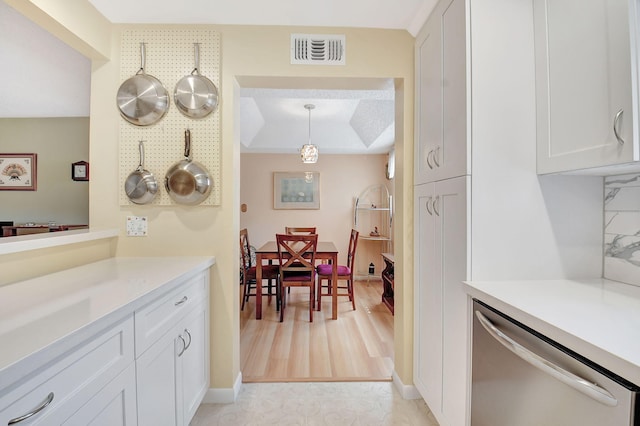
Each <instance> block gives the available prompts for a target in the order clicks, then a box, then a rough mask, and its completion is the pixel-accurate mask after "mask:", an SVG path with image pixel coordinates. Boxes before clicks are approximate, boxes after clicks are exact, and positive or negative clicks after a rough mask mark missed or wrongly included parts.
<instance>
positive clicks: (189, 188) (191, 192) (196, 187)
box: [164, 129, 212, 205]
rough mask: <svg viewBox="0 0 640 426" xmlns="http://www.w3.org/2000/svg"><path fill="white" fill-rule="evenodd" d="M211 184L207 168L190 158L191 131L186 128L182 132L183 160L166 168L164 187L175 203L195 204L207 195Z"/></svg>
mask: <svg viewBox="0 0 640 426" xmlns="http://www.w3.org/2000/svg"><path fill="white" fill-rule="evenodd" d="M211 186H212V182H211V177H210V176H209V172H207V169H205V168H204V166H202V165H201V164H200V163H197V162H195V161H193V160H192V159H191V131H190V130H189V129H187V130H185V132H184V160H182V161H179V162H177V163H176V164H174V165H173V166H171V167H170V168H169V170H167V174H166V175H165V178H164V187H165V188H166V190H167V192H168V193H169V196H170V197H171V199H172V200H173V201H175V202H176V203H179V204H189V205H195V204H200V203H201V202H203V201H204V200H205V199H206V198H207V197H208V196H209V193H210V192H211Z"/></svg>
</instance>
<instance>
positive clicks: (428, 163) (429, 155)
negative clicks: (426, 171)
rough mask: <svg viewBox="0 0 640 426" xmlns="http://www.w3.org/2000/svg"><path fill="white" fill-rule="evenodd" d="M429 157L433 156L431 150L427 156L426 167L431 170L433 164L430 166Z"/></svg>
mask: <svg viewBox="0 0 640 426" xmlns="http://www.w3.org/2000/svg"><path fill="white" fill-rule="evenodd" d="M431 155H433V150H431V151H429V153H428V154H427V166H429V168H430V169H431V170H433V164H431Z"/></svg>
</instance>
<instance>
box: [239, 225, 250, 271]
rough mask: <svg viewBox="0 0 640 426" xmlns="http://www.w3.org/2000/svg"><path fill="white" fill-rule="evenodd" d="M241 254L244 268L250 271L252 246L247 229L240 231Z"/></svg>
mask: <svg viewBox="0 0 640 426" xmlns="http://www.w3.org/2000/svg"><path fill="white" fill-rule="evenodd" d="M240 254H241V256H242V267H243V268H244V269H249V268H250V267H251V266H253V265H251V244H249V232H248V231H247V228H244V229H241V230H240Z"/></svg>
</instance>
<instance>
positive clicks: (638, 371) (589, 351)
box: [463, 278, 640, 386]
mask: <svg viewBox="0 0 640 426" xmlns="http://www.w3.org/2000/svg"><path fill="white" fill-rule="evenodd" d="M549 281H554V280H549ZM555 281H557V282H561V281H566V282H570V283H583V284H589V283H613V284H614V285H617V284H623V283H617V282H610V281H609V280H606V279H602V278H598V279H591V280H555ZM519 282H521V281H519ZM487 284H489V285H491V284H498V283H496V282H490V281H482V282H474V281H464V282H463V287H464V289H465V291H466V292H467V294H468V295H469V296H470V297H472V298H475V299H478V300H480V301H482V302H484V303H486V304H487V305H489V306H491V307H493V308H495V309H497V310H499V311H501V312H502V313H504V314H506V315H508V316H510V317H512V318H513V319H515V320H517V321H519V322H521V323H523V324H525V325H526V326H528V327H530V328H532V329H534V330H536V331H538V332H539V333H541V334H543V335H545V336H547V337H548V338H550V339H552V340H555V341H556V342H558V343H560V344H562V345H564V346H566V347H567V348H569V349H571V350H573V351H574V352H576V353H578V354H580V355H582V356H584V357H586V358H588V359H590V360H591V361H593V362H595V363H596V364H599V365H600V366H602V367H604V368H606V369H608V370H609V371H611V372H613V373H615V374H617V375H619V376H621V377H623V378H625V379H627V380H629V381H631V382H632V383H635V384H636V385H639V386H640V364H639V363H636V362H632V361H629V360H627V359H624V358H622V357H620V356H618V354H616V353H612V352H610V351H609V350H608V348H606V347H601V346H598V345H597V344H594V343H593V342H591V341H590V340H589V339H588V338H586V337H585V336H583V337H582V338H581V337H578V336H576V335H575V334H573V333H571V332H569V331H567V330H566V329H565V328H564V327H563V325H562V324H557V323H555V322H552V321H546V320H545V319H544V318H540V317H539V316H537V315H535V314H533V313H531V312H529V310H528V309H527V308H526V303H525V304H523V305H522V306H514V305H513V304H512V303H513V301H510V302H511V303H510V302H508V301H505V300H503V298H501V295H500V294H499V292H494V291H493V290H490V291H489V290H486V289H483V288H481V287H485V286H486V285H487ZM515 285H517V283H515ZM623 285H624V284H623ZM472 315H473V314H472Z"/></svg>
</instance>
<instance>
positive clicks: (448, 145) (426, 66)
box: [414, 0, 470, 184]
mask: <svg viewBox="0 0 640 426" xmlns="http://www.w3.org/2000/svg"><path fill="white" fill-rule="evenodd" d="M465 16H466V13H465V0H445V1H442V2H440V3H439V4H438V5H437V6H436V8H435V9H434V11H433V13H432V14H431V16H430V17H429V19H428V21H427V23H426V24H425V26H424V28H423V29H422V31H420V33H419V34H418V36H417V38H416V77H417V78H416V80H417V81H416V86H417V87H416V89H417V94H418V96H417V97H416V118H417V119H416V123H415V134H416V143H415V152H414V162H415V164H414V168H415V182H414V183H415V184H420V183H427V182H433V181H436V180H442V179H447V178H450V177H456V176H462V175H465V174H468V173H469V172H470V166H469V163H470V157H469V144H468V143H467V113H466V105H467V104H466V96H467V80H466V63H467V60H466V52H467V49H466V45H467V32H466V31H465V27H466V23H465Z"/></svg>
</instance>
